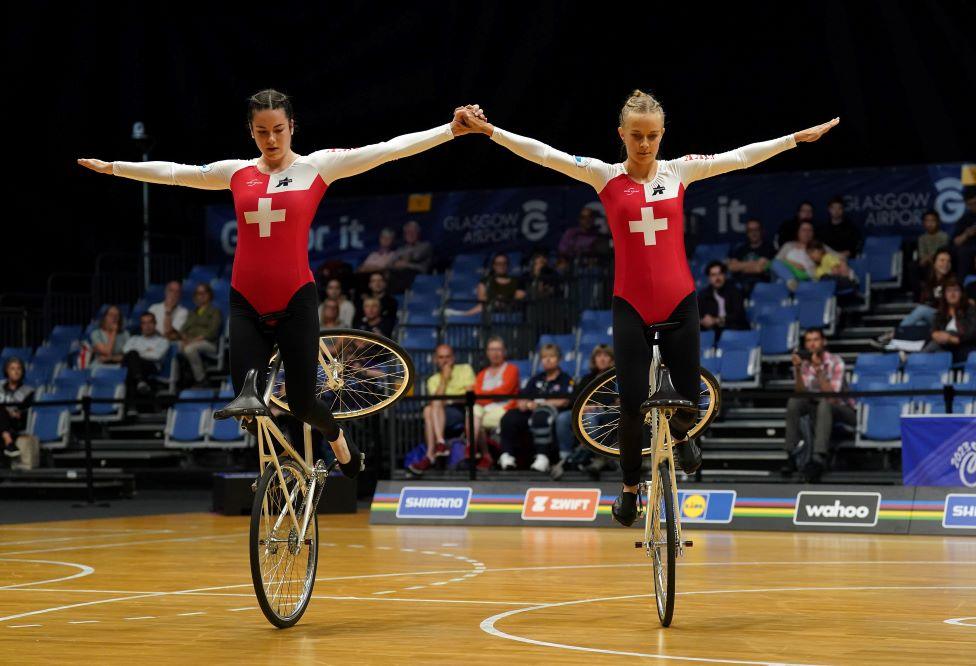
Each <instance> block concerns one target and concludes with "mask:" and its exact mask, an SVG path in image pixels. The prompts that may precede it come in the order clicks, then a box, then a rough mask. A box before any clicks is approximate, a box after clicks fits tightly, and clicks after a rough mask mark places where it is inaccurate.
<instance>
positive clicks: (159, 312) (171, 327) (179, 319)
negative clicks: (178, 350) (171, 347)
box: [149, 280, 189, 340]
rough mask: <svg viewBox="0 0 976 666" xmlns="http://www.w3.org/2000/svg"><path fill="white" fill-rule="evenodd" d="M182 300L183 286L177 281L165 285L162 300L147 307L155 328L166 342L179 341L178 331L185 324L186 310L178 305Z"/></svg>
mask: <svg viewBox="0 0 976 666" xmlns="http://www.w3.org/2000/svg"><path fill="white" fill-rule="evenodd" d="M182 300H183V286H182V285H181V284H180V283H179V281H178V280H173V281H172V282H167V283H166V292H165V294H164V295H163V300H162V301H160V302H159V303H153V304H152V305H150V306H149V311H150V312H151V313H152V314H153V316H154V317H155V318H156V328H157V330H159V332H160V333H161V334H162V335H163V337H165V338H166V339H167V340H179V339H180V329H181V328H183V324H185V323H186V316H187V315H188V314H189V312H187V309H186V308H185V307H183V306H182V305H180V301H182Z"/></svg>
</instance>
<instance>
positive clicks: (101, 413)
mask: <svg viewBox="0 0 976 666" xmlns="http://www.w3.org/2000/svg"><path fill="white" fill-rule="evenodd" d="M88 395H90V396H91V397H92V398H93V399H99V400H122V399H123V398H125V383H124V380H122V381H120V380H118V379H117V378H115V377H112V376H105V377H93V378H92V381H91V385H90V386H89V388H88ZM124 415H125V405H124V404H123V403H121V402H119V403H97V402H93V403H92V406H91V418H92V420H93V421H121V420H122V418H123V416H124Z"/></svg>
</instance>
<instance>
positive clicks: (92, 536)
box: [0, 527, 173, 548]
mask: <svg viewBox="0 0 976 666" xmlns="http://www.w3.org/2000/svg"><path fill="white" fill-rule="evenodd" d="M3 529H4V530H6V529H7V528H6V527H4V528H3ZM38 531H43V530H40V529H39V530H38ZM95 532H98V530H91V531H90V532H86V533H85V534H79V535H78V536H66V537H57V538H54V539H52V538H51V537H45V538H43V539H24V540H21V541H0V548H4V547H6V546H22V545H24V544H26V543H51V542H53V541H71V540H72V539H97V538H99V537H100V536H101V535H99V534H97V533H95ZM142 533H143V534H172V533H173V530H145V531H144V532H142Z"/></svg>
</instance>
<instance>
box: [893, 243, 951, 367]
mask: <svg viewBox="0 0 976 666" xmlns="http://www.w3.org/2000/svg"><path fill="white" fill-rule="evenodd" d="M950 279H955V275H953V273H952V254H951V253H950V252H949V250H947V249H943V250H938V251H937V252H936V253H935V258H934V259H933V260H932V266H931V268H930V269H929V272H928V276H927V277H926V278H925V280H924V281H923V282H922V284H921V287H920V288H919V293H918V296H917V298H916V303H917V305H916V306H915V308H914V309H913V310H912V311H911V312H909V313H908V314H907V315H906V316H905V317H904V318H903V319H902V320H901V322H899V324H898V328H897V329H896V330H894V331H889V332H888V333H885V334H883V335H881V336H880V337H879V338H878V339H877V341H876V342H875V343H874V345H875V346H876V347H884V346H885V345H889V344H890V343H892V341H893V340H895V339H897V340H898V341H901V342H894V343H893V344H892V345H891V346H890V348H892V349H907V350H910V351H918V350H919V349H920V348H921V345H920V344H915V345H912V344H907V345H906V344H904V343H905V342H906V341H907V342H909V343H911V342H918V341H924V340H928V339H929V330H931V328H932V324H933V323H935V313H936V311H937V308H938V307H939V301H940V300H941V299H942V290H943V288H944V286H945V283H946V282H947V281H948V280H950Z"/></svg>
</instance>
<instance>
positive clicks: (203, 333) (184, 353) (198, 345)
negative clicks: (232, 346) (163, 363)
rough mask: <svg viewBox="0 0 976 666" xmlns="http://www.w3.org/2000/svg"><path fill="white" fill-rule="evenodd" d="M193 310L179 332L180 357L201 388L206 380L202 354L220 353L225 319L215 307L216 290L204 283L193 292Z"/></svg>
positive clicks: (195, 382)
mask: <svg viewBox="0 0 976 666" xmlns="http://www.w3.org/2000/svg"><path fill="white" fill-rule="evenodd" d="M193 303H194V305H196V307H195V308H194V310H193V311H192V312H190V313H189V314H188V315H187V317H186V323H185V324H184V325H183V328H181V329H180V356H181V357H182V358H183V359H184V360H185V361H186V363H187V364H188V365H189V366H190V372H191V374H192V375H193V382H194V384H196V385H202V384H203V383H204V381H205V380H206V378H207V374H206V372H205V371H204V368H203V359H202V358H201V354H211V355H212V354H216V353H217V338H218V337H220V326H221V320H222V315H221V314H220V310H218V309H217V307H216V306H215V305H214V304H213V289H211V288H210V285H209V284H206V283H204V282H201V283H200V284H198V285H197V286H196V289H194V290H193Z"/></svg>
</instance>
